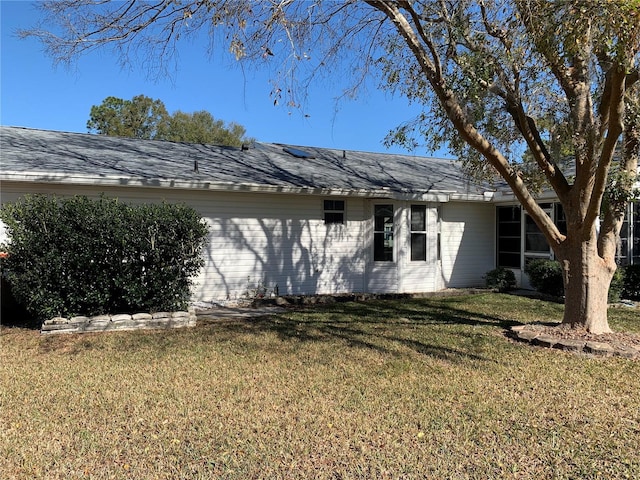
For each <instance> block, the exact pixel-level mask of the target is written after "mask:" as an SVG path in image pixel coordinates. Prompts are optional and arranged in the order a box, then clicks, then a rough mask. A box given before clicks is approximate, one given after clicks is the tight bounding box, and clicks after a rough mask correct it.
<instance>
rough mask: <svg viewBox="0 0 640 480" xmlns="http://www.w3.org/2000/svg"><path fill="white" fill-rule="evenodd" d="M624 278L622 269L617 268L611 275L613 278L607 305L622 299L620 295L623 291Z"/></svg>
mask: <svg viewBox="0 0 640 480" xmlns="http://www.w3.org/2000/svg"><path fill="white" fill-rule="evenodd" d="M624 277H625V271H624V268H622V267H618V269H617V270H616V271H615V273H614V274H613V278H612V279H611V285H610V286H609V297H608V301H609V303H616V302H619V301H620V299H621V298H622V294H623V291H624Z"/></svg>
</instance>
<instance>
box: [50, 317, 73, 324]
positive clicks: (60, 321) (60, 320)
mask: <svg viewBox="0 0 640 480" xmlns="http://www.w3.org/2000/svg"><path fill="white" fill-rule="evenodd" d="M68 323H69V319H67V318H64V317H54V318H51V319H49V320H45V321H44V325H67V324H68Z"/></svg>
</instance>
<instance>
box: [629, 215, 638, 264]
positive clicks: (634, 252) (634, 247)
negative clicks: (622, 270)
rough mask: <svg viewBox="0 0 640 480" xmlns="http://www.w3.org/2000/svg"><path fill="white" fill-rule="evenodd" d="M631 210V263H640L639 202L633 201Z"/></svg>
mask: <svg viewBox="0 0 640 480" xmlns="http://www.w3.org/2000/svg"><path fill="white" fill-rule="evenodd" d="M631 211H632V212H633V217H632V218H633V234H632V236H631V263H633V264H634V265H639V264H640V202H635V203H634V204H633V207H632V208H631Z"/></svg>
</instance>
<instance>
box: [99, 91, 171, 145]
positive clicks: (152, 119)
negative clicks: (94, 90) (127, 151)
mask: <svg viewBox="0 0 640 480" xmlns="http://www.w3.org/2000/svg"><path fill="white" fill-rule="evenodd" d="M168 117H169V113H168V112H167V109H166V108H165V106H164V103H162V102H161V101H160V100H153V99H152V98H149V97H147V96H145V95H137V96H135V97H133V98H132V99H131V100H123V99H122V98H116V97H107V98H105V99H104V100H103V101H102V104H100V105H94V106H92V107H91V112H90V114H89V121H88V122H87V130H89V131H94V132H96V133H99V134H101V135H110V136H114V137H133V138H146V139H154V138H155V139H161V137H162V136H163V135H164V132H165V131H166V129H167V123H168Z"/></svg>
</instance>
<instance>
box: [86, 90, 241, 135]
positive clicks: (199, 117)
mask: <svg viewBox="0 0 640 480" xmlns="http://www.w3.org/2000/svg"><path fill="white" fill-rule="evenodd" d="M87 129H88V130H89V131H90V132H91V131H93V132H95V133H99V134H102V135H111V136H117V137H133V138H145V139H154V140H170V141H174V142H191V143H209V144H214V145H228V146H235V147H239V146H240V145H242V143H248V142H250V141H252V140H251V139H249V138H247V137H246V129H245V128H244V127H243V126H242V125H238V124H237V123H233V122H231V123H229V124H225V122H224V121H222V120H216V119H215V118H214V117H213V115H211V113H209V112H207V111H205V110H201V111H199V112H194V113H185V112H181V111H176V112H174V113H173V114H172V115H170V114H169V113H168V112H167V109H166V107H165V105H164V103H163V102H162V101H161V100H154V99H152V98H149V97H147V96H145V95H137V96H135V97H133V98H132V99H131V100H123V99H121V98H117V97H107V98H105V99H104V100H103V101H102V104H100V105H94V106H92V107H91V112H90V116H89V121H87Z"/></svg>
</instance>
